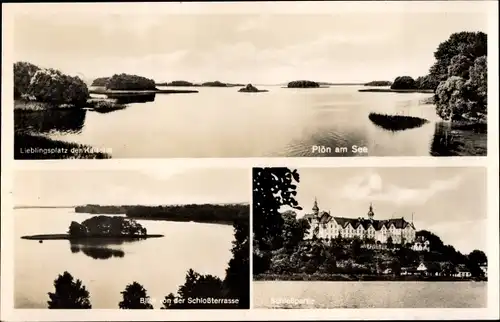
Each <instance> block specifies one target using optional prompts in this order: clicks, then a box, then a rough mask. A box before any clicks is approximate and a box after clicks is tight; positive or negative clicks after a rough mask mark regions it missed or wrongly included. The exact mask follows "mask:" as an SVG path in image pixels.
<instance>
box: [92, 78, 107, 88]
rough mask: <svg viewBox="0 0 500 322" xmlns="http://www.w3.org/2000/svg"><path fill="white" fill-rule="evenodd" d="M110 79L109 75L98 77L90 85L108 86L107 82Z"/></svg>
mask: <svg viewBox="0 0 500 322" xmlns="http://www.w3.org/2000/svg"><path fill="white" fill-rule="evenodd" d="M108 81H109V77H98V78H96V79H94V80H93V81H92V84H91V85H90V86H99V87H104V86H106V83H107V82H108Z"/></svg>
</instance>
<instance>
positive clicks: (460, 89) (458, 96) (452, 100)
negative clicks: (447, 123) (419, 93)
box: [435, 76, 471, 120]
mask: <svg viewBox="0 0 500 322" xmlns="http://www.w3.org/2000/svg"><path fill="white" fill-rule="evenodd" d="M435 97H436V99H435V100H436V113H437V114H438V115H439V116H440V117H441V118H442V119H444V120H460V119H461V118H462V115H463V114H464V113H466V112H467V111H469V110H470V107H471V105H470V102H469V101H467V100H466V99H464V98H465V97H466V88H465V79H463V78H461V77H458V76H452V77H450V78H448V79H447V80H446V81H444V82H441V83H440V84H439V86H438V87H437V89H436V95H435Z"/></svg>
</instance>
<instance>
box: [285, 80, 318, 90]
mask: <svg viewBox="0 0 500 322" xmlns="http://www.w3.org/2000/svg"><path fill="white" fill-rule="evenodd" d="M287 87H288V88H319V87H320V84H319V83H317V82H313V81H308V80H298V81H293V82H289V83H288V85H287Z"/></svg>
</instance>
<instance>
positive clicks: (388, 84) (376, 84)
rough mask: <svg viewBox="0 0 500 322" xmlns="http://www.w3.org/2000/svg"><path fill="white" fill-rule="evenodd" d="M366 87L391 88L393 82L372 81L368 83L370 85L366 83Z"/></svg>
mask: <svg viewBox="0 0 500 322" xmlns="http://www.w3.org/2000/svg"><path fill="white" fill-rule="evenodd" d="M364 85H365V86H373V87H376V86H391V85H392V82H391V81H371V82H368V83H366V84H364Z"/></svg>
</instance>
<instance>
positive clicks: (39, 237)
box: [21, 234, 165, 240]
mask: <svg viewBox="0 0 500 322" xmlns="http://www.w3.org/2000/svg"><path fill="white" fill-rule="evenodd" d="M161 237H165V235H161V234H151V235H139V236H130V235H119V236H109V235H90V236H84V237H74V236H70V235H69V234H42V235H29V236H22V237H21V239H29V240H84V239H94V238H115V239H145V238H161Z"/></svg>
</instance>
